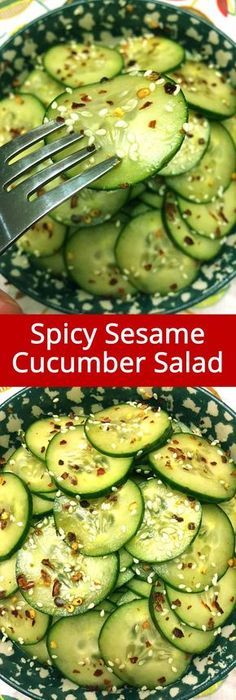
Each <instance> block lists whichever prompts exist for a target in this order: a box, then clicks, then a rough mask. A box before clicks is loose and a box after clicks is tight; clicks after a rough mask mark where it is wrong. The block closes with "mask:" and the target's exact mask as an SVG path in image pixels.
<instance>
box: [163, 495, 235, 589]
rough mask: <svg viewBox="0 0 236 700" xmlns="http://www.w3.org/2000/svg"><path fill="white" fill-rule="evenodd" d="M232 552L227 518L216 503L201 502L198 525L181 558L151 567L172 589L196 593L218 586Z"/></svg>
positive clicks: (232, 547)
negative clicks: (205, 503)
mask: <svg viewBox="0 0 236 700" xmlns="http://www.w3.org/2000/svg"><path fill="white" fill-rule="evenodd" d="M222 516H223V517H222ZM233 554H234V532H233V529H232V525H231V523H230V521H229V519H228V518H227V516H226V515H225V513H224V512H223V511H222V510H221V509H220V508H218V507H217V506H215V505H204V506H203V508H202V523H201V527H200V530H199V532H198V534H197V537H196V538H195V539H194V540H193V542H192V544H191V545H190V547H188V549H187V550H186V551H185V552H184V553H183V554H181V556H180V557H177V558H176V559H173V560H172V561H169V562H166V563H164V564H158V566H157V565H156V564H155V565H154V568H155V571H156V572H157V574H158V575H159V576H160V577H161V578H162V579H163V580H164V581H166V583H168V584H169V585H170V586H172V588H177V589H179V590H183V591H185V592H187V593H194V592H196V593H199V592H200V591H203V590H204V589H205V588H206V586H212V584H213V585H218V580H219V579H220V578H221V577H222V576H223V575H224V574H225V572H226V570H227V568H228V562H229V560H230V559H232V557H233Z"/></svg>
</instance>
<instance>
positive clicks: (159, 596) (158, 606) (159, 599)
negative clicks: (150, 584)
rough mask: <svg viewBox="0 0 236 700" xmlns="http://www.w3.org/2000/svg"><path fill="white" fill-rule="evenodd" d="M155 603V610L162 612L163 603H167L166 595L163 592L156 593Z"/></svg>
mask: <svg viewBox="0 0 236 700" xmlns="http://www.w3.org/2000/svg"><path fill="white" fill-rule="evenodd" d="M154 603H155V610H157V611H158V612H162V610H163V607H162V605H163V604H164V603H165V596H164V594H163V593H154Z"/></svg>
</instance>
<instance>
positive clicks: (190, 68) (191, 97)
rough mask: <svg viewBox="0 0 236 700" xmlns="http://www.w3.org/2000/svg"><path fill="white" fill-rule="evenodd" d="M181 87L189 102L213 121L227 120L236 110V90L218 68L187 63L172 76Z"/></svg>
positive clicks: (204, 64)
mask: <svg viewBox="0 0 236 700" xmlns="http://www.w3.org/2000/svg"><path fill="white" fill-rule="evenodd" d="M172 77H173V78H174V80H175V81H176V82H177V83H178V84H179V85H180V87H181V89H182V90H183V92H184V95H185V97H186V100H187V102H188V103H189V105H191V107H194V108H196V107H197V108H198V109H200V110H201V111H202V112H204V113H205V114H206V115H207V116H209V117H210V118H211V119H225V118H226V117H230V116H231V115H233V114H234V112H235V110H236V99H235V90H234V88H233V86H232V85H231V84H230V82H229V80H228V79H227V78H226V77H225V76H224V74H223V73H221V72H220V71H219V69H218V68H216V67H212V68H210V67H209V66H207V65H206V63H201V61H186V63H183V65H182V66H181V67H180V68H178V70H177V71H175V72H174V73H173V75H172Z"/></svg>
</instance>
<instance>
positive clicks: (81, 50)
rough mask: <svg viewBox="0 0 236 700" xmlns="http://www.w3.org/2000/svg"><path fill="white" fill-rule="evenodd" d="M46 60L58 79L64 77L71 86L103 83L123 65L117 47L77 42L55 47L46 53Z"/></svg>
mask: <svg viewBox="0 0 236 700" xmlns="http://www.w3.org/2000/svg"><path fill="white" fill-rule="evenodd" d="M43 63H44V68H45V70H46V71H47V73H49V75H51V76H52V77H53V79H54V80H60V82H61V83H63V84H64V85H68V86H69V87H71V88H80V87H82V86H83V85H86V86H87V85H90V84H91V83H99V82H100V81H101V80H102V78H113V76H114V75H117V73H120V71H121V69H122V67H123V60H122V58H121V55H120V54H119V53H118V51H116V50H115V49H110V48H108V47H107V46H102V45H101V44H91V42H90V43H87V44H80V43H77V42H76V41H70V42H69V43H63V44H56V45H55V46H52V48H51V49H48V51H47V52H46V53H45V54H44V58H43ZM61 92H62V90H61Z"/></svg>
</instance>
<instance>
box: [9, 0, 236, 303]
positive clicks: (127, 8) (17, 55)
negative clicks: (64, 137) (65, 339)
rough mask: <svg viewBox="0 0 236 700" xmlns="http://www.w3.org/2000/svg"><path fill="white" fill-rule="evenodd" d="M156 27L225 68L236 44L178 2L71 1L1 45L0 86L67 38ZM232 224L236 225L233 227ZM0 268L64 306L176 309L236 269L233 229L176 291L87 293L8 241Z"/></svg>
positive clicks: (211, 289) (40, 298) (230, 65)
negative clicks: (125, 296)
mask: <svg viewBox="0 0 236 700" xmlns="http://www.w3.org/2000/svg"><path fill="white" fill-rule="evenodd" d="M150 30H151V31H154V32H155V31H157V30H158V31H161V32H164V33H165V34H166V35H167V36H170V37H172V38H173V39H177V40H178V41H180V42H181V43H182V44H183V45H184V46H185V47H186V49H189V50H191V51H195V52H200V53H201V55H202V56H203V57H204V59H205V60H206V61H207V62H209V61H213V62H215V63H217V64H218V65H219V66H220V67H221V69H222V70H226V71H227V72H229V73H231V71H233V65H234V56H233V52H234V46H233V42H232V41H230V40H229V39H228V37H226V36H225V35H224V34H222V33H221V32H220V31H219V30H217V29H215V28H214V29H213V28H212V25H211V24H209V23H208V22H206V21H205V20H204V19H202V18H200V17H199V16H196V15H194V14H192V13H191V12H186V11H184V10H182V9H181V8H177V7H170V5H166V4H165V3H162V2H158V1H157V0H153V1H152V2H148V0H147V1H146V0H135V3H132V1H131V2H129V0H93V1H92V2H89V1H87V0H84V1H83V0H82V1H81V2H78V3H72V4H71V3H69V4H68V5H66V6H63V8H61V9H59V10H56V11H54V12H50V13H48V14H47V15H46V16H44V17H40V18H39V19H37V20H36V21H34V22H32V23H31V24H29V25H27V27H25V28H24V29H22V30H21V31H20V32H18V33H17V34H15V35H14V36H13V37H11V39H10V40H9V41H8V42H7V44H5V45H4V46H3V47H2V48H1V52H0V61H1V66H0V81H1V92H2V94H5V93H7V92H9V89H10V87H11V83H12V80H13V79H14V78H16V77H19V74H21V73H22V72H23V71H25V70H29V69H31V68H32V67H33V65H34V57H35V55H36V54H40V53H43V52H45V50H46V49H47V48H48V47H49V46H50V45H51V44H53V43H57V42H59V41H65V40H66V39H67V38H70V39H72V38H76V39H77V40H81V39H82V40H83V38H84V37H85V36H86V37H87V38H88V37H89V38H95V39H101V40H102V41H103V43H104V44H105V43H106V41H107V39H108V38H109V37H110V36H111V35H118V36H120V35H124V36H125V35H127V34H130V33H134V34H140V33H141V32H143V33H145V32H148V31H150ZM235 231H236V229H235ZM0 271H1V272H2V273H3V275H4V276H5V277H6V278H7V280H8V281H9V282H11V283H13V284H15V285H16V286H17V287H18V288H19V289H20V290H22V291H23V292H25V293H26V294H28V295H29V296H31V297H33V298H34V299H36V300H37V301H40V302H42V303H43V304H45V305H47V306H50V307H53V308H55V309H57V310H58V311H61V312H65V313H78V312H79V313H80V312H81V313H88V312H93V313H104V312H115V313H140V312H143V313H173V312H174V313H176V312H177V311H182V310H183V309H186V308H188V307H191V306H193V305H195V304H198V303H199V302H201V301H203V300H204V299H207V298H208V297H210V296H212V295H213V294H216V292H217V291H219V290H220V289H221V288H223V287H224V286H225V285H227V284H228V283H229V281H230V280H231V279H233V277H235V275H236V253H235V233H233V234H231V235H230V236H229V237H228V238H227V241H226V243H225V245H224V247H223V248H222V252H221V254H220V256H218V257H217V258H216V259H215V260H214V261H213V262H211V263H208V264H206V265H203V266H202V268H201V272H200V274H199V276H198V279H197V280H196V281H195V282H193V284H192V285H191V286H189V287H187V288H186V289H185V290H183V291H182V292H181V291H180V292H178V293H177V294H174V293H172V294H170V295H168V296H166V297H159V298H155V297H150V296H147V295H143V294H139V295H138V296H137V297H135V298H134V300H132V301H129V302H123V301H122V300H120V299H118V300H112V299H107V298H102V297H92V296H91V295H90V294H88V293H86V292H83V291H82V290H79V289H78V288H77V287H75V286H74V284H73V283H72V282H70V281H69V280H59V279H56V278H53V277H52V276H51V275H49V274H48V273H46V272H45V271H40V270H36V269H35V267H34V266H33V265H32V264H31V263H30V261H29V259H28V258H27V256H26V255H21V256H20V255H19V254H18V253H17V252H16V249H14V248H11V249H10V250H9V251H8V252H6V253H5V254H4V255H3V256H2V257H1V259H0Z"/></svg>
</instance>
